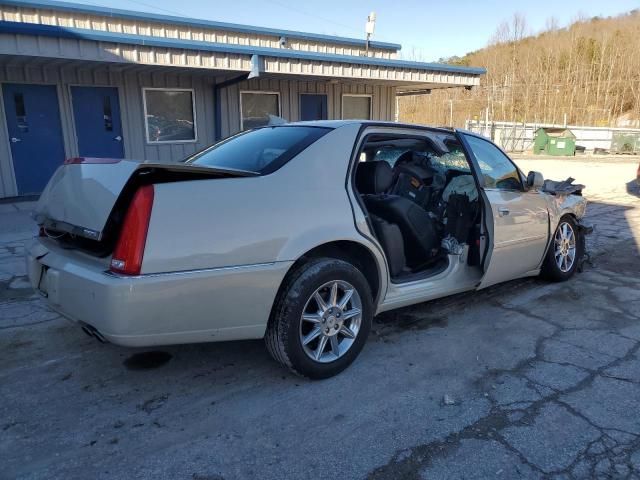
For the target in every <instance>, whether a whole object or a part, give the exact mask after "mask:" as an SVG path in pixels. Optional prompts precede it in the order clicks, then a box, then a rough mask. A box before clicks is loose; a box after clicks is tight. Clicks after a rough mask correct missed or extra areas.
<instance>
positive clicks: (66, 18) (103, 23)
mask: <svg viewBox="0 0 640 480" xmlns="http://www.w3.org/2000/svg"><path fill="white" fill-rule="evenodd" d="M0 20H5V21H10V22H25V23H36V24H44V25H58V26H61V27H71V28H85V29H91V30H97V31H103V32H114V33H125V34H134V35H135V34H138V35H151V36H156V37H161V38H176V39H183V40H193V41H199V40H200V41H207V42H219V43H233V44H239V45H257V46H263V47H269V48H282V47H281V45H280V35H276V34H267V33H260V34H259V33H251V32H233V31H228V30H222V29H216V28H215V27H210V28H206V27H198V26H189V25H181V24H167V23H162V22H160V21H154V20H150V21H145V20H134V19H123V18H118V17H110V16H106V15H101V14H97V13H96V14H92V13H73V12H66V11H56V10H55V9H52V8H42V9H35V8H30V7H14V6H9V5H0ZM286 48H291V49H294V50H302V51H309V52H324V53H332V54H338V55H355V56H361V55H364V54H365V49H364V48H363V46H358V45H345V44H341V43H335V42H331V40H326V41H322V40H315V39H302V38H295V37H291V38H289V39H288V44H287V46H286ZM369 54H370V55H372V56H374V57H376V58H397V56H398V54H397V52H396V51H394V50H388V49H381V48H376V47H375V46H372V47H371V48H369Z"/></svg>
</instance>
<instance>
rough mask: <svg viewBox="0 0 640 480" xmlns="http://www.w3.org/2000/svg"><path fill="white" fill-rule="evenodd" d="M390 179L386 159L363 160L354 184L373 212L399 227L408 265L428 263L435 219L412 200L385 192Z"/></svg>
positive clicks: (432, 253)
mask: <svg viewBox="0 0 640 480" xmlns="http://www.w3.org/2000/svg"><path fill="white" fill-rule="evenodd" d="M392 183H393V171H392V169H391V167H390V166H389V164H388V163H387V162H383V161H379V162H364V163H361V164H360V165H358V170H357V171H356V188H357V189H358V191H359V192H360V194H362V200H363V202H364V204H365V206H366V207H367V210H368V211H369V213H371V214H372V215H375V216H377V217H380V218H382V219H383V220H385V221H387V222H389V223H392V224H395V225H397V226H398V227H399V228H400V232H401V233H402V239H403V243H404V253H405V255H406V258H407V266H409V267H410V268H412V269H415V268H418V267H421V266H424V265H425V264H427V263H428V262H429V261H430V260H431V259H432V258H433V257H434V256H435V255H436V254H437V251H438V245H439V241H438V234H437V231H436V228H435V221H434V220H433V219H432V218H431V217H430V216H429V214H428V213H427V212H426V210H424V209H423V208H421V207H419V206H418V205H416V204H415V203H414V202H412V201H411V200H409V199H407V198H404V197H401V196H399V195H388V194H386V192H387V191H388V190H389V188H390V187H391V184H392Z"/></svg>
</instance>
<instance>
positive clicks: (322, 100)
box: [300, 93, 328, 121]
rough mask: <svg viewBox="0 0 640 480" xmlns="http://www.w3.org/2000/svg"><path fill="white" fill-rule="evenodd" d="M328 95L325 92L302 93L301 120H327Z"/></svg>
mask: <svg viewBox="0 0 640 480" xmlns="http://www.w3.org/2000/svg"><path fill="white" fill-rule="evenodd" d="M327 118H328V117H327V96H326V95H324V94H318V95H316V94H308V93H304V94H302V95H300V120H303V121H305V120H326V119H327Z"/></svg>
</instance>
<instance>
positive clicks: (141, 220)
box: [111, 185, 153, 275]
mask: <svg viewBox="0 0 640 480" xmlns="http://www.w3.org/2000/svg"><path fill="white" fill-rule="evenodd" d="M152 207H153V185H146V186H144V187H140V188H139V189H138V191H137V192H136V194H135V195H134V197H133V201H132V202H131V205H130V206H129V210H127V214H126V216H125V217H124V223H123V224H122V230H121V231H120V237H119V238H118V243H117V244H116V248H115V250H114V252H113V256H112V257H111V271H112V272H116V273H124V274H125V275H139V274H140V268H141V267H142V257H143V256H144V246H145V243H146V241H147V231H148V230H149V220H150V219H151V208H152Z"/></svg>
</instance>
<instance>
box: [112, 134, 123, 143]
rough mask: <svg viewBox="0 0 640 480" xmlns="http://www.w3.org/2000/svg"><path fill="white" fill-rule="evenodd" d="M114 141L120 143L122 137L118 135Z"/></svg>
mask: <svg viewBox="0 0 640 480" xmlns="http://www.w3.org/2000/svg"><path fill="white" fill-rule="evenodd" d="M113 139H114V140H116V141H118V142H121V141H122V137H121V136H120V135H118V136H117V137H113Z"/></svg>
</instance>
